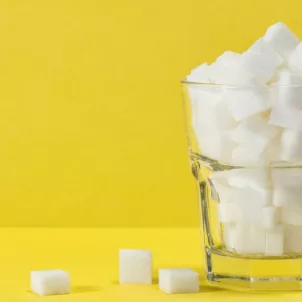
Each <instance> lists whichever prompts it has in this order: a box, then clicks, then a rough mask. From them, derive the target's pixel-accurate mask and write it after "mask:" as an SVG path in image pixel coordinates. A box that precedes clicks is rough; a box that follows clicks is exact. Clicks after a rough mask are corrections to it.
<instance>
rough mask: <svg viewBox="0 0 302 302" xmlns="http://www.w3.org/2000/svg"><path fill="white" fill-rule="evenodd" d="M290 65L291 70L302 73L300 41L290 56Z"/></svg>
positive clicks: (301, 46) (301, 44)
mask: <svg viewBox="0 0 302 302" xmlns="http://www.w3.org/2000/svg"><path fill="white" fill-rule="evenodd" d="M288 67H289V69H290V70H291V71H293V72H297V73H299V74H302V43H301V42H300V43H299V44H298V45H297V47H296V48H295V50H294V51H293V52H292V53H291V54H290V56H289V58H288Z"/></svg>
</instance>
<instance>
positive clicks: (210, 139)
mask: <svg viewBox="0 0 302 302" xmlns="http://www.w3.org/2000/svg"><path fill="white" fill-rule="evenodd" d="M195 135H196V139H197V142H198V146H199V149H200V153H201V154H202V155H205V156H207V157H209V158H212V159H216V160H218V159H220V157H221V136H220V134H219V133H217V132H215V133H213V132H211V133H206V132H204V131H201V129H199V128H195Z"/></svg>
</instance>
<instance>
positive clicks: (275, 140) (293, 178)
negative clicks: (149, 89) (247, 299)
mask: <svg viewBox="0 0 302 302" xmlns="http://www.w3.org/2000/svg"><path fill="white" fill-rule="evenodd" d="M198 70H199V72H197V71H198ZM192 75H193V76H189V77H190V81H191V82H197V83H203V84H205V85H188V86H187V88H188V93H189V96H190V101H191V104H192V106H191V116H192V130H193V132H194V134H195V138H196V143H197V146H198V148H196V150H193V151H194V152H196V153H200V154H201V155H202V156H204V157H205V158H207V159H208V162H211V161H212V160H214V162H218V163H221V164H223V169H222V168H217V171H215V168H213V170H214V172H212V173H211V175H210V180H209V184H210V185H211V187H212V189H211V190H212V192H215V194H214V195H213V194H212V199H214V200H215V201H217V208H216V211H214V212H215V213H216V214H215V215H217V216H218V220H219V226H220V227H221V232H220V234H221V237H222V238H221V240H222V242H223V244H224V247H225V248H226V249H227V250H229V251H230V252H236V253H244V254H263V255H267V256H282V255H284V254H286V253H302V244H300V241H301V239H300V238H302V235H301V234H302V229H301V227H302V189H301V188H302V169H301V165H302V42H301V41H300V40H299V38H298V37H297V36H296V35H295V34H294V33H293V32H292V31H291V30H290V29H289V28H288V27H287V26H286V25H285V24H283V23H281V22H278V23H276V24H273V25H272V26H270V27H269V28H268V29H267V30H266V32H265V33H264V35H263V37H261V38H260V39H258V40H257V41H256V42H255V43H254V44H252V46H251V47H250V48H248V49H247V50H246V51H244V52H243V53H241V54H240V53H236V52H233V51H229V50H228V51H225V52H224V53H223V54H222V55H220V56H219V57H218V58H217V59H216V61H215V62H213V63H212V64H208V63H203V64H202V65H201V66H200V67H199V68H197V69H196V70H194V71H193V72H192ZM189 77H188V78H189ZM208 83H210V85H209V84H208ZM213 84H214V85H213ZM215 84H216V85H215ZM194 148H195V146H194ZM261 167H263V168H261ZM220 170H224V171H220ZM211 215H212V214H211ZM213 215H214V214H213Z"/></svg>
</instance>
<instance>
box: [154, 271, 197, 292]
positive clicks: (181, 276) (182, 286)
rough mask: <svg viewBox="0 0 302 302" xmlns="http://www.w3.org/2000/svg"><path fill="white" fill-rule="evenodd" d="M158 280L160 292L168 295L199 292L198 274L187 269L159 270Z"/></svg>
mask: <svg viewBox="0 0 302 302" xmlns="http://www.w3.org/2000/svg"><path fill="white" fill-rule="evenodd" d="M158 279H159V288H160V290H162V291H164V292H166V293H168V294H174V293H197V292H199V274H198V273H197V272H195V271H193V270H191V269H188V268H173V269H160V270H159V273H158Z"/></svg>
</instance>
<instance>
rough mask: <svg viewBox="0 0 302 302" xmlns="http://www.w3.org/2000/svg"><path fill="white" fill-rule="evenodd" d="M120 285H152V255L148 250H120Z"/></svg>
mask: <svg viewBox="0 0 302 302" xmlns="http://www.w3.org/2000/svg"><path fill="white" fill-rule="evenodd" d="M119 282H120V284H151V283H152V253H151V252H150V251H146V250H130V249H126V250H120V252H119Z"/></svg>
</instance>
